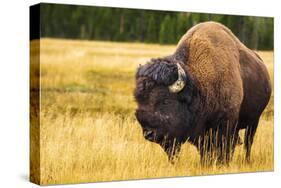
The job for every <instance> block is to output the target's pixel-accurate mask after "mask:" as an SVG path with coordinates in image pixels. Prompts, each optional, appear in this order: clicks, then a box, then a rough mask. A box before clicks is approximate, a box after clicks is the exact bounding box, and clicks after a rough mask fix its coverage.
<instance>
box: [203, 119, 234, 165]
mask: <svg viewBox="0 0 281 188" xmlns="http://www.w3.org/2000/svg"><path fill="white" fill-rule="evenodd" d="M235 125H236V124H235V123H232V124H230V123H229V122H227V123H221V124H220V126H218V127H216V128H214V129H210V130H208V131H206V132H205V134H204V136H202V137H201V138H200V139H199V142H198V143H199V144H198V146H199V151H200V160H201V165H203V166H210V165H213V164H214V163H215V164H217V165H221V164H228V163H229V162H230V160H231V159H232V156H233V153H234V149H235V146H236V143H237V139H238V132H237V131H236V129H235Z"/></svg>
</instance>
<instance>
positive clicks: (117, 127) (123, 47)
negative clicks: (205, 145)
mask: <svg viewBox="0 0 281 188" xmlns="http://www.w3.org/2000/svg"><path fill="white" fill-rule="evenodd" d="M32 45H33V44H31V46H32ZM174 50H175V46H160V45H154V44H140V43H115V42H98V41H79V40H59V39H41V41H40V53H41V55H40V62H41V111H40V121H41V127H40V164H41V166H40V174H41V178H40V183H41V184H61V183H77V182H93V181H110V180H127V179H143V178H159V177H171V176H194V175H206V174H222V173H238V172H255V171H271V170H273V164H274V161H273V96H272V98H271V101H270V103H269V105H268V107H267V109H266V110H265V112H264V114H263V116H262V118H261V121H260V125H259V127H258V130H257V134H256V137H255V141H254V144H253V149H252V162H251V163H250V164H247V163H245V161H244V155H245V152H244V150H243V146H238V147H237V148H236V151H235V156H234V160H233V161H232V162H231V164H230V165H229V166H220V167H217V166H211V167H208V168H202V167H201V166H200V161H199V154H198V152H197V150H196V149H195V147H194V146H192V145H191V144H189V143H186V144H184V145H183V147H182V151H181V153H180V158H179V160H178V161H177V162H176V163H175V164H174V165H171V164H170V163H169V162H168V161H167V157H166V155H165V153H164V152H163V151H162V149H161V148H160V146H158V145H156V144H153V143H150V142H148V141H146V140H145V139H144V138H143V136H142V131H141V128H140V126H139V124H138V123H137V121H136V119H135V117H134V110H135V108H136V103H135V102H134V98H133V89H134V84H135V80H134V74H135V70H136V67H137V66H138V65H139V64H144V63H146V61H148V60H149V59H150V58H152V57H159V56H164V55H168V54H170V53H172V52H173V51H174ZM258 53H259V54H260V56H261V57H262V58H263V59H264V61H265V63H266V65H267V67H268V70H269V72H270V75H271V81H272V83H273V52H258ZM31 55H34V56H35V53H32V52H31ZM241 134H243V131H242V132H241Z"/></svg>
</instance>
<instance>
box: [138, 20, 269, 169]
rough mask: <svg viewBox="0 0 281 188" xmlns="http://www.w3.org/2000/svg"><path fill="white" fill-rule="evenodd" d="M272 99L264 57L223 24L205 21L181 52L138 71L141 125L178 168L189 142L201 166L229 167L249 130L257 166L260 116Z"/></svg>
mask: <svg viewBox="0 0 281 188" xmlns="http://www.w3.org/2000/svg"><path fill="white" fill-rule="evenodd" d="M270 96H271V84H270V78H269V74H268V72H267V69H266V66H265V65H264V63H263V61H262V59H261V58H260V57H259V56H258V54H256V53H255V52H254V51H252V50H251V49H249V48H247V47H246V46H245V45H244V44H242V43H241V42H240V41H239V39H238V38H237V37H236V36H235V35H234V34H233V33H232V32H231V31H230V30H229V29H228V28H227V27H225V26H224V25H222V24H220V23H216V22H204V23H200V24H197V25H196V26H194V27H192V28H191V29H190V30H189V31H187V33H186V34H185V35H183V37H182V38H181V39H180V41H179V43H178V45H177V48H176V50H175V52H174V53H173V54H172V55H168V56H165V57H161V58H156V59H151V60H150V62H148V63H147V64H145V65H140V66H139V68H138V69H137V72H136V87H135V90H134V97H135V100H136V102H137V109H136V113H135V115H136V119H137V121H138V122H139V123H140V125H141V128H142V131H143V135H144V138H145V139H147V140H149V141H151V142H155V143H158V144H159V145H160V146H161V147H162V148H163V149H164V151H165V152H166V154H167V156H168V159H169V161H171V162H173V161H174V159H176V156H177V154H178V153H179V151H180V148H181V145H182V144H183V143H185V142H190V143H192V144H193V145H195V146H196V147H197V149H198V152H199V153H200V159H201V164H203V165H206V164H214V163H215V164H228V163H229V162H230V161H231V159H232V156H233V152H234V149H235V146H236V145H237V143H238V142H239V140H240V138H239V134H238V132H239V130H241V129H246V131H245V138H244V146H245V150H246V160H247V161H250V152H251V146H252V143H253V138H254V135H255V132H256V129H257V126H258V123H259V118H260V116H261V114H262V112H263V110H264V109H265V107H266V105H267V104H268V101H269V99H270Z"/></svg>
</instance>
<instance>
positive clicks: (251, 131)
mask: <svg viewBox="0 0 281 188" xmlns="http://www.w3.org/2000/svg"><path fill="white" fill-rule="evenodd" d="M258 124H259V118H257V119H256V120H253V121H251V122H250V123H248V125H247V127H246V130H245V136H244V144H245V145H244V148H245V150H246V156H245V159H246V161H247V162H248V163H249V162H250V160H251V159H250V157H251V149H252V144H253V141H254V136H255V133H256V130H257V127H258Z"/></svg>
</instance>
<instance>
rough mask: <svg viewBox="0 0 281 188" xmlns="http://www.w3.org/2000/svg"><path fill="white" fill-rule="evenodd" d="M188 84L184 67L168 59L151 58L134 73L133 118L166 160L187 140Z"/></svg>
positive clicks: (190, 117) (189, 93) (189, 121)
mask: <svg viewBox="0 0 281 188" xmlns="http://www.w3.org/2000/svg"><path fill="white" fill-rule="evenodd" d="M192 85H193V84H192V81H191V79H190V76H189V75H188V74H187V70H185V68H184V64H182V63H181V62H179V61H176V60H169V59H168V58H162V59H160V58H159V59H152V60H151V62H149V63H147V64H145V65H143V66H140V67H139V68H138V70H137V73H136V88H135V93H134V94H135V99H136V102H137V104H138V108H137V110H136V118H137V120H138V122H139V123H140V125H141V127H142V131H143V135H144V137H145V139H147V140H149V141H151V142H156V143H158V144H160V145H161V146H162V148H163V149H164V151H165V152H166V153H167V155H168V158H169V159H170V160H171V159H173V156H174V154H176V153H177V151H179V149H180V145H181V143H183V142H185V141H186V139H187V138H188V136H187V132H188V129H189V126H190V124H191V121H192V116H191V112H190V109H189V104H190V103H191V101H192V95H193V89H192Z"/></svg>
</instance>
